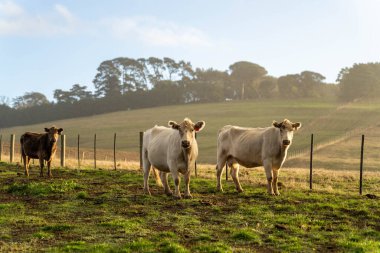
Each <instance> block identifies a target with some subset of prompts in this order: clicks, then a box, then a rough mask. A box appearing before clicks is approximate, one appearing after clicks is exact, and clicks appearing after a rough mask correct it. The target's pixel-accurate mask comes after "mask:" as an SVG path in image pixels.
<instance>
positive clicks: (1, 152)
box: [0, 135, 3, 161]
mask: <svg viewBox="0 0 380 253" xmlns="http://www.w3.org/2000/svg"><path fill="white" fill-rule="evenodd" d="M2 154H3V135H0V161H1V155H2Z"/></svg>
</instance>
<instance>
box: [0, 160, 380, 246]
mask: <svg viewBox="0 0 380 253" xmlns="http://www.w3.org/2000/svg"><path fill="white" fill-rule="evenodd" d="M21 172H22V170H21V168H20V167H18V166H16V165H10V164H6V163H0V252H34V251H38V252H314V251H317V252H379V251H380V202H379V198H376V199H370V198H368V197H366V196H359V194H358V189H357V186H358V184H357V174H356V173H353V172H332V171H325V170H324V171H318V172H317V174H316V175H315V176H314V178H315V182H314V190H313V191H312V192H311V191H309V190H308V184H307V173H308V172H307V170H302V169H293V170H290V169H284V171H283V172H282V174H281V175H280V182H281V190H280V191H281V195H280V196H278V197H272V196H268V195H267V194H266V188H265V177H264V172H263V171H262V169H257V170H249V171H248V170H247V171H243V172H242V175H241V181H242V186H243V188H244V190H245V191H244V193H241V194H237V193H236V192H235V190H234V187H233V184H232V182H231V181H227V182H226V181H224V188H225V192H224V193H219V192H216V191H215V176H214V169H213V166H207V165H204V166H202V167H201V168H200V172H199V173H200V177H198V178H194V177H193V179H192V182H191V190H192V194H193V197H194V198H193V199H190V200H184V199H182V200H174V199H172V198H170V197H167V196H164V195H163V194H162V189H160V188H158V187H157V186H155V184H154V182H153V181H154V180H153V179H152V178H151V180H150V181H151V183H150V185H151V191H152V196H146V195H144V194H143V190H142V173H141V171H140V170H139V169H138V166H137V165H136V164H135V165H133V164H130V165H129V169H128V170H118V171H113V170H105V169H98V170H92V169H86V168H83V169H81V170H76V169H67V168H65V169H55V170H53V173H54V175H55V177H54V179H47V178H40V177H39V176H38V169H37V168H32V170H31V176H30V178H29V179H26V178H25V177H24V176H23V175H21V174H20V173H21ZM379 174H380V173H379V172H369V173H368V174H367V177H366V181H365V189H366V193H367V192H370V193H376V192H377V193H378V192H379V190H380V188H379V185H380V175H379ZM170 183H171V185H172V181H170ZM172 186H173V185H172Z"/></svg>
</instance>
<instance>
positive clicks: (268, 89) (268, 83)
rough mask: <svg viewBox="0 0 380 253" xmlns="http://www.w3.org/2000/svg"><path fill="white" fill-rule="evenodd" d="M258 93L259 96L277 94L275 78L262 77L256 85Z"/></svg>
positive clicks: (269, 96) (265, 96) (267, 96)
mask: <svg viewBox="0 0 380 253" xmlns="http://www.w3.org/2000/svg"><path fill="white" fill-rule="evenodd" d="M258 93H259V96H260V97H261V98H272V97H276V96H277V94H278V88H277V78H275V77H272V76H266V77H264V78H263V79H262V80H261V81H260V83H259V87H258Z"/></svg>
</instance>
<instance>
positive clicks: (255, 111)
mask: <svg viewBox="0 0 380 253" xmlns="http://www.w3.org/2000/svg"><path fill="white" fill-rule="evenodd" d="M378 115H380V101H362V102H360V101H359V102H354V103H348V104H340V103H338V102H336V101H331V100H326V99H304V100H259V101H243V102H224V103H212V104H190V105H176V106H167V107H159V108H149V109H141V110H132V111H122V112H115V113H110V114H104V115H97V116H93V117H85V118H77V119H67V120H62V121H57V122H47V123H43V124H38V125H31V126H22V127H14V128H9V129H1V131H0V134H2V136H3V140H4V141H8V140H9V135H10V134H11V133H14V134H16V140H18V137H19V136H20V135H21V134H22V133H23V132H25V131H37V132H40V131H42V130H43V128H44V127H46V126H50V125H53V124H54V125H56V126H59V127H62V128H64V134H66V136H67V144H68V146H71V147H76V145H77V135H78V134H80V135H81V137H80V143H81V149H82V151H83V152H84V153H85V154H83V155H86V156H87V157H88V158H91V149H92V147H93V138H94V134H97V142H98V148H99V149H102V150H111V151H109V153H108V155H107V154H105V155H104V157H103V158H102V159H106V158H107V157H108V158H110V157H111V156H112V148H113V135H114V133H117V144H116V146H117V149H118V150H119V152H129V153H131V152H132V153H133V154H134V155H133V156H134V157H135V158H137V157H138V156H137V154H138V149H139V132H140V131H144V130H146V129H148V128H150V127H152V126H154V125H156V124H157V125H167V122H168V121H169V120H175V121H177V122H179V121H181V120H183V118H184V117H190V118H191V119H192V120H193V121H197V120H205V121H206V127H205V128H204V130H203V131H202V132H200V133H199V137H198V142H199V147H200V154H199V159H198V160H199V161H200V162H202V163H215V159H216V133H217V131H218V129H220V128H221V127H222V126H224V125H227V124H234V125H240V126H252V127H256V126H260V127H265V126H270V125H271V123H272V121H273V120H277V121H281V120H283V119H284V118H288V119H290V120H292V121H294V122H296V121H300V122H302V128H301V129H300V130H299V131H298V132H297V133H296V134H295V137H294V142H293V144H292V146H291V148H290V152H289V153H290V158H292V159H293V158H294V159H293V160H292V161H290V160H289V162H291V163H289V165H291V166H296V167H304V168H306V167H308V161H307V159H308V156H309V154H308V149H309V145H310V144H309V143H310V135H311V133H314V135H315V146H316V152H322V153H321V154H320V155H319V156H318V154H317V157H320V159H321V161H322V160H323V161H324V162H323V161H322V162H321V163H316V166H321V168H332V169H346V168H348V169H353V168H352V163H353V162H352V161H347V157H348V156H349V157H350V159H351V158H352V159H355V162H354V163H355V164H356V163H357V161H356V160H357V159H358V158H359V157H360V150H359V151H357V150H358V149H359V148H360V135H361V134H362V133H364V134H366V135H367V140H368V141H369V142H370V141H371V140H372V142H373V143H376V142H378V141H380V127H379V126H380V125H379V116H378ZM369 129H370V131H369ZM358 141H359V142H358ZM369 142H368V143H369ZM347 143H348V144H349V145H343V146H341V144H347ZM332 144H334V145H332ZM327 147H329V148H330V149H329V150H328V149H324V148H327ZM323 149H324V150H328V151H326V152H324V153H323ZM5 150H6V148H5ZM16 150H18V148H16ZM338 151H339V152H338ZM378 153H379V152H377V151H376V149H372V148H367V149H366V157H367V158H371V159H372V158H373V159H374V160H373V161H369V162H368V163H367V164H368V165H369V164H372V165H371V169H373V170H376V169H378V168H380V163H379V162H377V160H376V158H379V157H378V156H377V154H378ZM324 154H328V157H330V158H329V161H331V163H329V162H327V160H326V159H327V157H326V156H325V155H324ZM69 155H70V156H71V157H75V156H76V151H75V149H72V152H70V153H69ZM130 157H131V156H128V155H124V154H121V155H120V156H119V159H120V160H125V159H130ZM338 161H341V162H343V163H344V164H342V166H341V167H340V166H339V164H340V162H338ZM345 161H347V162H345ZM376 162H377V163H376ZM287 164H288V163H286V164H285V165H286V166H287ZM356 167H357V166H355V169H356Z"/></svg>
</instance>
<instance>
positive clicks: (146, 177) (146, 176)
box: [144, 163, 151, 195]
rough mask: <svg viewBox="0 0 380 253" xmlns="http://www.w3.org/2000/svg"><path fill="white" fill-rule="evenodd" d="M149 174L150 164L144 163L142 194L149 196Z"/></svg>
mask: <svg viewBox="0 0 380 253" xmlns="http://www.w3.org/2000/svg"><path fill="white" fill-rule="evenodd" d="M149 174H150V163H146V164H144V192H145V194H147V195H151V194H150V190H149V182H148V180H149Z"/></svg>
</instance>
